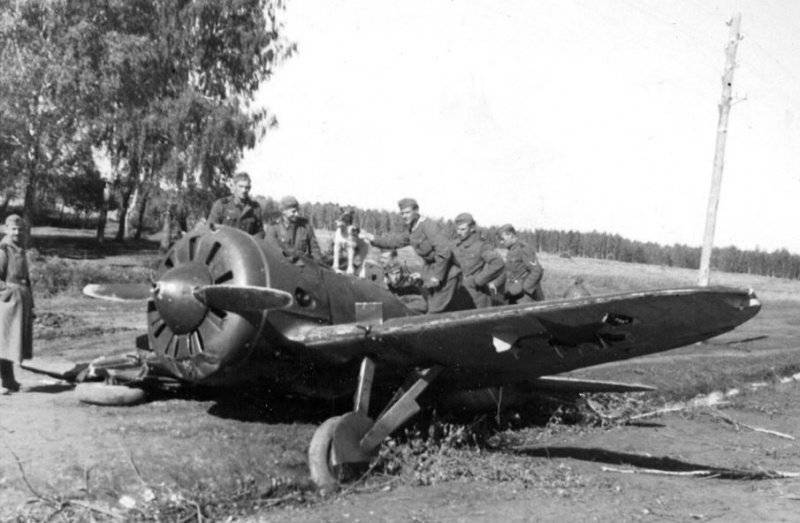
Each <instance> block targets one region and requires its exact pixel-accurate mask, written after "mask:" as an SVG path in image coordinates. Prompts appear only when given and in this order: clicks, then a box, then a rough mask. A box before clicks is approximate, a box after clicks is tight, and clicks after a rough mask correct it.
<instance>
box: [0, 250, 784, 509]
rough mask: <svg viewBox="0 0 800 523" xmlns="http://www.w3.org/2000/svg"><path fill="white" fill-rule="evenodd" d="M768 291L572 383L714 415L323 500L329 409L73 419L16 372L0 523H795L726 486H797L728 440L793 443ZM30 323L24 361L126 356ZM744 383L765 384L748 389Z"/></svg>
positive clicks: (106, 313) (403, 476)
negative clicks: (669, 344) (715, 330)
mask: <svg viewBox="0 0 800 523" xmlns="http://www.w3.org/2000/svg"><path fill="white" fill-rule="evenodd" d="M550 261H551V265H550V266H551V267H553V266H554V265H555V263H557V262H558V260H555V259H553V260H550ZM563 263H564V264H574V263H576V262H573V261H565V262H563ZM577 263H583V262H582V261H578V262H577ZM554 272H555V271H554ZM671 274H672V273H671ZM662 277H663V276H662V275H659V274H656V276H654V278H662ZM725 283H728V282H725ZM733 283H740V282H733ZM767 283H769V284H770V285H772V287H769V288H768V289H769V290H768V292H766V293H762V294H760V295H761V296H762V298H763V297H764V296H765V295H766V297H767V299H766V300H764V301H765V306H764V309H763V311H762V313H761V314H759V316H757V317H756V319H755V320H754V321H752V322H750V323H748V324H746V325H745V326H743V327H742V328H741V329H739V330H737V331H735V332H733V333H730V334H727V335H725V336H724V337H721V338H719V339H717V340H714V341H713V343H710V344H707V345H704V346H693V347H687V348H683V349H678V350H676V351H672V352H670V353H664V354H659V355H655V356H652V357H651V358H644V359H641V360H635V361H631V362H624V363H617V364H615V365H609V366H605V367H600V368H595V369H585V370H582V371H580V372H579V374H580V375H582V376H590V377H596V378H599V379H609V378H612V379H622V380H627V381H637V382H643V383H652V384H655V385H657V386H659V387H660V388H661V389H662V392H659V393H657V397H660V398H663V400H664V401H666V400H669V399H674V398H673V397H671V396H669V393H670V392H671V393H672V394H673V395H674V396H677V397H679V396H680V395H681V394H683V391H685V390H702V391H706V389H707V390H713V389H714V388H721V389H723V390H724V389H727V388H730V387H731V386H734V385H736V386H739V388H741V389H742V393H741V394H739V395H737V396H734V397H731V398H730V403H729V404H727V405H724V406H722V407H719V410H712V409H709V408H698V409H692V410H688V411H685V412H679V413H672V414H665V415H661V416H657V417H653V418H648V419H647V420H645V421H642V422H640V423H638V424H629V425H623V426H610V427H597V426H588V425H585V424H583V425H562V424H556V425H547V426H533V427H527V428H517V429H515V430H509V431H506V433H505V434H504V438H503V443H502V444H500V445H494V446H491V447H483V448H481V449H478V448H466V449H460V450H456V451H454V452H449V451H448V452H445V450H442V449H440V450H439V454H440V455H434V456H429V457H428V458H426V459H428V461H429V462H434V466H433V468H430V467H429V468H428V469H426V472H425V474H427V475H426V476H425V477H424V478H422V479H420V478H419V477H418V476H419V474H420V472H419V471H417V472H415V471H410V472H405V473H400V474H391V473H387V472H386V471H384V472H380V473H377V472H376V473H375V474H374V475H373V476H372V477H371V478H369V479H368V480H367V481H366V482H362V483H358V484H356V485H354V486H352V487H349V488H347V489H345V490H344V491H343V492H340V493H337V494H335V495H331V496H327V497H322V496H320V495H318V494H317V493H316V492H315V491H314V490H313V489H312V488H311V487H310V485H309V480H308V476H307V469H306V457H305V452H306V447H307V445H308V442H309V440H310V438H311V435H312V434H313V431H314V429H315V428H316V426H318V424H319V423H321V422H322V421H323V420H324V419H325V418H326V417H328V416H329V415H332V414H333V413H334V411H333V408H332V406H326V405H322V406H320V405H314V406H310V407H309V405H307V404H305V403H303V402H302V401H300V400H298V399H296V398H275V397H270V396H259V395H258V394H256V393H254V392H252V391H245V392H241V391H238V392H237V391H229V392H226V393H224V394H216V395H208V394H205V393H193V394H192V395H180V396H178V395H173V396H169V395H165V396H163V397H158V398H154V399H153V400H152V401H149V402H147V403H144V404H141V405H136V406H132V407H105V408H104V407H95V406H87V405H81V404H79V403H78V401H77V399H76V397H75V394H74V391H73V390H72V388H71V386H69V385H68V384H64V383H61V382H58V381H57V380H53V379H50V378H47V377H43V376H41V375H36V374H32V373H29V372H25V371H21V372H20V373H19V375H18V378H19V379H20V381H21V382H22V383H23V385H25V386H26V388H27V389H28V390H27V391H26V392H22V393H18V394H14V395H11V396H0V521H6V520H9V519H14V518H22V519H25V518H31V519H50V520H54V521H58V520H60V519H63V520H74V519H83V520H87V521H88V520H115V519H137V518H138V519H141V518H156V519H161V520H170V521H171V520H181V521H198V520H200V519H202V520H203V521H205V520H207V518H208V516H211V517H212V519H221V520H224V519H226V518H228V519H234V520H239V519H243V520H254V521H286V520H297V521H307V520H323V521H374V520H403V521H408V520H411V521H441V520H455V521H460V520H470V521H472V520H478V521H480V520H484V521H489V520H491V521H495V520H512V521H513V520H525V521H530V520H543V521H549V520H581V521H585V520H588V521H609V520H648V521H649V520H655V521H659V520H674V521H687V520H700V521H704V520H722V521H754V520H762V521H797V520H798V519H800V479H798V478H788V479H731V478H736V477H741V476H742V473H751V475H753V476H755V477H759V474H761V475H762V476H761V477H765V476H768V474H767V475H765V474H764V473H765V471H785V472H795V473H797V472H800V447H799V446H798V444H797V441H794V440H790V439H786V438H784V437H780V436H778V435H774V434H768V433H765V432H758V431H754V430H751V429H748V428H746V427H745V425H747V426H750V427H758V428H763V429H768V430H772V431H777V432H779V433H782V434H785V435H792V436H796V437H800V382H798V381H795V380H784V381H785V382H784V383H781V382H780V381H779V380H778V379H777V378H778V377H779V376H780V375H786V374H787V372H788V373H789V374H791V373H794V372H797V371H798V370H800V350H798V349H797V343H796V341H797V336H796V329H797V325H798V324H797V318H798V317H800V314H798V313H800V302H797V301H794V300H796V293H794V290H795V288H794V287H792V288H790V290H791V292H789V291H787V292H783V290H784V289H785V288H788V287H787V286H786V285H785V284H784V283H782V282H767ZM637 285H638V282H637ZM37 315H38V317H39V319H38V321H37V325H36V333H35V336H36V340H35V350H36V355H37V356H39V357H42V356H63V357H68V358H69V359H71V360H74V361H87V360H89V359H91V358H94V357H96V356H100V355H103V354H120V353H125V352H132V351H133V350H134V338H135V336H136V335H137V334H141V333H144V325H145V320H144V311H143V307H141V306H137V305H131V304H115V303H107V302H97V301H92V300H90V299H88V298H84V297H80V296H61V297H58V298H52V299H47V300H40V301H39V302H38V303H37ZM764 336H766V338H765V337H764ZM750 338H754V341H747V340H748V339H750ZM742 340H745V341H742ZM745 377H747V379H748V380H751V381H752V380H753V379H756V378H758V379H761V378H763V377H766V378H772V379H771V381H770V382H769V383H768V384H767V385H765V386H762V387H760V388H758V389H753V390H751V389H750V388H749V387H747V386H746V383H745V382H744V381H742V380H743V379H744V378H745ZM700 382H702V383H703V386H702V387H699V388H698V387H697V384H698V383H700ZM687 384H688V385H687ZM692 384H694V388H691V387H690V386H689V385H692ZM687 387H688V388H687ZM658 394H661V395H662V396H658ZM724 417H728V418H730V419H731V420H734V421H735V422H736V423H737V424H738V425H734V424H731V423H729V422H726V421H725V420H724V419H723V418H724ZM417 459H418V460H419V457H417ZM436 460H439V463H441V465H440V469H437V468H435V467H436V466H437V465H435V463H436V462H437V461H436ZM418 462H419V461H418ZM646 469H657V470H660V471H667V472H671V473H680V472H684V473H685V472H691V471H697V470H711V471H712V472H713V473H714V477H710V478H708V477H705V478H700V477H690V476H686V475H684V476H679V475H655V474H649V473H644V471H645V470H646ZM431 470H433V471H434V472H431ZM439 470H441V471H444V472H443V473H441V474H439V472H438V471H439ZM633 472H635V473H633ZM154 507H155V508H154ZM187 507H189V509H188V510H187ZM192 507H196V511H195V510H194V509H193V508H192ZM198 514H200V515H201V516H200V517H198ZM228 516H230V517H228Z"/></svg>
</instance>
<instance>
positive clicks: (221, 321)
mask: <svg viewBox="0 0 800 523" xmlns="http://www.w3.org/2000/svg"><path fill="white" fill-rule="evenodd" d="M267 269H268V265H267V257H266V256H265V253H264V246H263V242H261V241H259V240H257V239H256V238H254V237H252V236H250V235H249V234H247V233H244V232H242V231H239V230H237V229H232V228H230V227H219V226H214V225H209V226H203V227H200V228H197V229H195V230H193V231H192V232H190V233H188V234H187V235H185V236H184V237H183V238H181V239H180V240H179V241H178V242H176V243H175V244H174V245H173V246H172V248H171V249H170V250H169V251H168V252H167V253H166V255H165V256H164V259H163V260H162V262H161V265H160V267H159V270H158V282H157V284H156V288H155V289H154V292H153V296H152V298H151V299H149V300H148V303H147V322H148V332H147V337H148V344H149V346H150V349H151V350H153V351H154V352H155V353H156V354H158V355H160V356H162V357H163V358H165V359H167V360H171V361H172V362H174V364H175V367H176V371H177V372H178V373H179V374H180V375H181V376H182V377H183V378H185V379H187V380H189V381H203V380H206V379H207V378H209V377H211V376H212V375H216V376H215V377H217V378H219V377H221V376H219V374H220V373H222V374H224V373H225V372H235V370H236V366H237V364H239V363H241V362H243V361H245V360H246V359H247V357H248V356H249V355H250V354H251V352H252V351H253V350H254V348H255V347H256V345H257V344H258V341H259V339H260V336H259V334H260V330H261V328H262V325H263V322H264V313H262V312H249V313H241V314H234V313H231V312H228V311H224V310H219V309H215V308H213V307H209V306H207V305H206V304H205V303H203V302H202V301H201V300H199V299H198V298H197V297H196V296H194V294H193V293H192V291H193V289H194V288H196V287H198V286H202V285H214V284H221V285H256V286H268V285H269V273H268V270H267Z"/></svg>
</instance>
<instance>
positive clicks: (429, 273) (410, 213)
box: [362, 198, 468, 313]
mask: <svg viewBox="0 0 800 523" xmlns="http://www.w3.org/2000/svg"><path fill="white" fill-rule="evenodd" d="M398 206H399V208H400V215H401V216H402V217H403V222H405V224H406V227H407V230H405V231H403V232H402V233H400V234H386V235H383V236H378V237H376V236H374V235H372V234H370V233H363V234H362V236H363V237H364V238H366V239H367V240H368V241H370V242H371V243H372V245H374V246H375V247H378V248H381V249H399V248H400V247H405V246H406V245H411V247H413V248H414V251H415V252H416V253H417V254H418V255H419V256H420V257H421V258H422V262H423V270H422V274H421V275H420V277H421V278H422V286H423V289H424V295H425V298H426V299H425V302H424V304H423V305H422V306H421V307H414V309H415V310H417V311H418V312H427V313H434V312H442V311H445V310H456V309H459V308H465V304H464V303H463V301H464V296H459V294H460V293H459V290H460V289H461V269H459V268H458V266H457V265H456V264H455V263H454V258H453V251H452V249H451V248H450V242H449V241H448V239H447V237H446V235H445V234H444V231H442V229H441V227H440V226H439V225H438V224H436V223H435V222H433V221H431V220H426V219H425V218H423V217H421V216H420V214H419V205H417V202H416V200H414V199H413V198H403V199H402V200H400V201H399V202H398ZM461 292H463V290H462V291H461ZM467 306H468V305H467Z"/></svg>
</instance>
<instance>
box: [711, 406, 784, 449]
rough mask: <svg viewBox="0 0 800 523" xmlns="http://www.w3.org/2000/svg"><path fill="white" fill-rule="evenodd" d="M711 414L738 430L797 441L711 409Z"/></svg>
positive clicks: (775, 431)
mask: <svg viewBox="0 0 800 523" xmlns="http://www.w3.org/2000/svg"><path fill="white" fill-rule="evenodd" d="M711 412H712V414H714V416H715V417H717V418H719V419H721V420H722V421H724V422H726V423H729V424H731V425H733V426H734V427H736V428H737V429H738V428H739V427H744V428H746V429H749V430H752V431H754V432H761V433H763V434H770V435H772V436H777V437H779V438H783V439H788V440H792V441H795V439H796V438H795V437H794V436H792V435H791V434H785V433H783V432H778V431H777V430H770V429H764V428H761V427H755V426H753V425H748V424H747V423H742V422H740V421H736V420H735V419H733V418H731V417H730V416H728V415H727V414H725V413H723V412H720V411H719V410H717V409H711Z"/></svg>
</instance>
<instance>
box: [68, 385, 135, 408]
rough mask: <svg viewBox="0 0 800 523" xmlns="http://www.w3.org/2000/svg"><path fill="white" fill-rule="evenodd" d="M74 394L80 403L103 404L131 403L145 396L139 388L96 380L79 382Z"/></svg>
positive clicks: (121, 404)
mask: <svg viewBox="0 0 800 523" xmlns="http://www.w3.org/2000/svg"><path fill="white" fill-rule="evenodd" d="M75 394H76V395H77V396H78V400H79V401H81V402H82V403H89V404H91V405H105V406H124V405H133V404H134V403H139V402H141V401H144V397H145V392H144V390H142V389H139V388H134V387H128V386H126V385H107V384H105V383H98V382H93V383H79V384H78V385H77V386H76V387H75Z"/></svg>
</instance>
